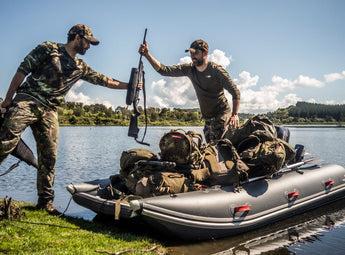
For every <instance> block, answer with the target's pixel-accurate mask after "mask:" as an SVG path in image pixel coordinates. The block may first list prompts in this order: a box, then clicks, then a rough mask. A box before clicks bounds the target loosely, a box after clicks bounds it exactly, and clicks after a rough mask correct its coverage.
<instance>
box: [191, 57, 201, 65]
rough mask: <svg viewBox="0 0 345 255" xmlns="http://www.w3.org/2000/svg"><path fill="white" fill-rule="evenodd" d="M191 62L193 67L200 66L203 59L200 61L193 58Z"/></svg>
mask: <svg viewBox="0 0 345 255" xmlns="http://www.w3.org/2000/svg"><path fill="white" fill-rule="evenodd" d="M192 61H193V64H194V65H195V66H202V65H203V64H204V59H203V58H202V59H201V60H200V59H197V58H193V59H192Z"/></svg>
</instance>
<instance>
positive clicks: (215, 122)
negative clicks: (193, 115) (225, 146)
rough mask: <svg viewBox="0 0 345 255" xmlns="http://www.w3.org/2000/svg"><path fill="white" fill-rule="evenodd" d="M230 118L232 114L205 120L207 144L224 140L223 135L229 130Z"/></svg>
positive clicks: (228, 113)
mask: <svg viewBox="0 0 345 255" xmlns="http://www.w3.org/2000/svg"><path fill="white" fill-rule="evenodd" d="M230 118H231V113H230V112H227V113H225V114H223V115H219V116H216V117H214V118H205V126H204V134H205V140H206V142H207V143H211V142H216V141H217V140H219V139H221V138H222V135H223V134H224V132H225V131H226V130H227V125H228V123H229V121H230Z"/></svg>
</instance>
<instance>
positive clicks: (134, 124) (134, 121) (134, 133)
mask: <svg viewBox="0 0 345 255" xmlns="http://www.w3.org/2000/svg"><path fill="white" fill-rule="evenodd" d="M138 134H139V128H138V116H137V115H135V114H132V115H131V121H130V123H129V129H128V136H130V137H134V138H138Z"/></svg>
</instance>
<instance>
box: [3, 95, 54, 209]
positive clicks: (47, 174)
mask: <svg viewBox="0 0 345 255" xmlns="http://www.w3.org/2000/svg"><path fill="white" fill-rule="evenodd" d="M28 126H30V127H31V129H32V131H33V135H34V137H35V140H36V143H37V154H38V169H37V190H38V196H39V197H40V200H41V201H42V200H44V201H45V202H46V203H48V202H49V201H52V200H53V198H54V191H53V184H54V177H55V168H54V167H55V162H56V155H57V140H58V134H59V128H58V127H59V123H58V118H57V112H56V111H55V110H53V109H48V108H47V107H44V106H43V105H42V104H40V103H39V102H38V101H36V100H33V99H30V98H28V97H25V96H21V95H18V96H17V97H16V98H15V99H14V102H13V106H12V107H11V108H10V109H9V112H8V113H7V114H6V115H5V119H4V123H3V125H2V127H1V129H0V141H1V142H0V164H1V163H2V162H3V161H4V160H5V159H6V157H7V156H8V154H10V153H11V152H12V151H13V149H14V148H15V147H16V145H17V143H18V141H19V139H20V136H21V134H22V133H23V132H24V130H25V128H26V127H28Z"/></svg>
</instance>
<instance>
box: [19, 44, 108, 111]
mask: <svg viewBox="0 0 345 255" xmlns="http://www.w3.org/2000/svg"><path fill="white" fill-rule="evenodd" d="M17 71H18V72H22V73H24V74H25V75H29V74H30V75H29V76H28V77H27V78H26V80H25V82H24V83H23V84H22V85H21V86H20V87H19V88H18V90H17V93H18V94H19V93H25V94H29V95H31V96H33V97H35V98H36V99H38V100H39V101H41V102H43V103H44V104H46V105H48V106H50V107H52V108H55V107H56V106H58V105H59V104H60V103H61V101H62V100H63V97H64V96H65V95H66V94H67V92H68V91H69V89H70V88H71V87H72V86H73V84H74V83H76V82H77V81H78V80H79V79H82V80H85V81H87V82H90V83H92V84H98V85H101V86H107V84H108V81H107V77H106V76H104V75H103V74H100V73H97V72H95V71H94V70H92V69H91V68H90V67H89V66H88V65H87V64H86V63H85V62H84V61H83V60H81V59H78V58H77V57H75V58H74V59H73V58H72V57H71V56H70V55H69V54H68V53H67V51H66V49H65V46H64V44H61V43H53V42H44V43H42V44H40V45H38V46H37V47H36V48H35V49H33V50H32V51H31V52H30V53H29V54H28V55H27V56H26V57H25V58H24V61H23V62H22V63H21V64H20V66H19V67H18V70H17Z"/></svg>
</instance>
